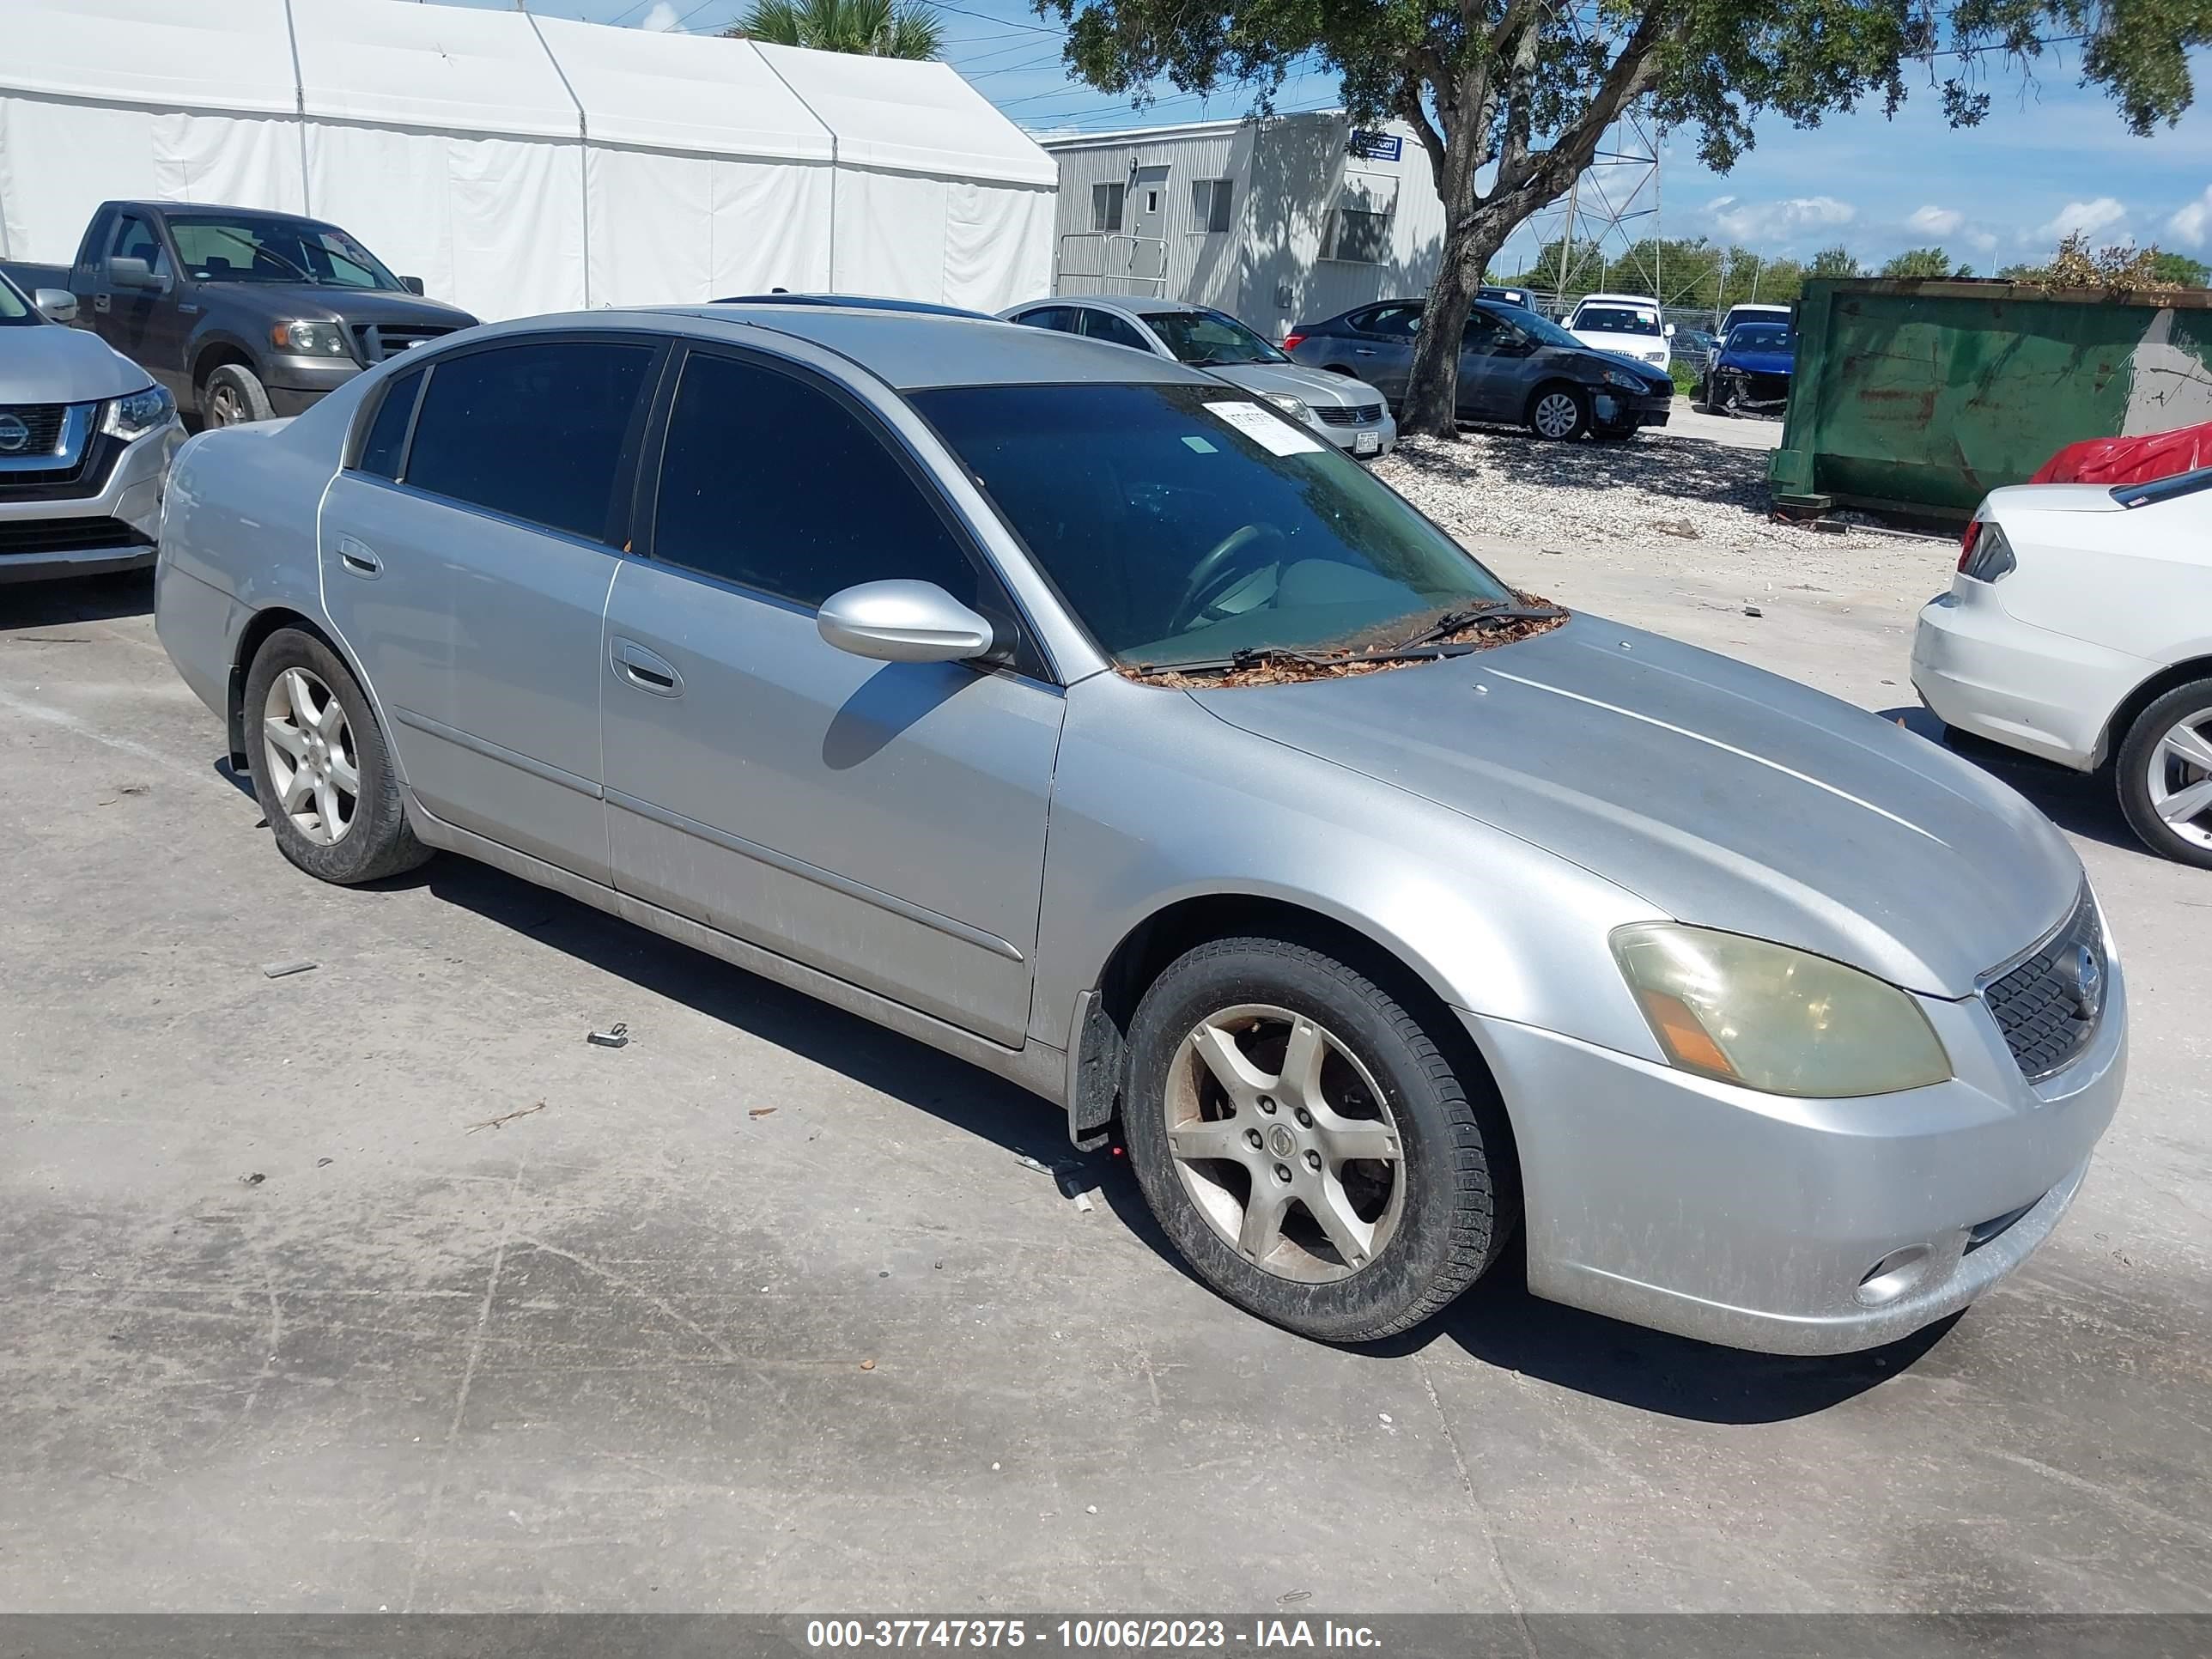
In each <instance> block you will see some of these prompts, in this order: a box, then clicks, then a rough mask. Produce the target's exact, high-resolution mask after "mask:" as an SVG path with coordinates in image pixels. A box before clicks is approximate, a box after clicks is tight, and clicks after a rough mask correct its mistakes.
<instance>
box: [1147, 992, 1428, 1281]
mask: <svg viewBox="0 0 2212 1659" xmlns="http://www.w3.org/2000/svg"><path fill="white" fill-rule="evenodd" d="M1164 1106H1165V1109H1166V1114H1167V1131H1168V1146H1169V1151H1170V1156H1171V1157H1172V1158H1174V1160H1175V1166H1176V1174H1177V1175H1178V1176H1180V1177H1181V1178H1182V1186H1183V1190H1184V1192H1185V1193H1187V1194H1188V1195H1189V1197H1190V1200H1191V1202H1192V1203H1193V1204H1194V1206H1196V1207H1197V1209H1198V1212H1199V1213H1200V1215H1201V1216H1203V1217H1204V1218H1205V1219H1206V1225H1208V1226H1209V1227H1211V1228H1212V1230H1213V1231H1214V1232H1215V1233H1216V1234H1217V1235H1218V1237H1220V1238H1221V1239H1222V1241H1223V1242H1224V1243H1226V1244H1227V1245H1228V1246H1229V1247H1230V1248H1231V1249H1233V1250H1235V1251H1236V1252H1237V1255H1240V1256H1242V1257H1243V1259H1244V1260H1245V1261H1249V1262H1251V1263H1252V1264H1253V1265H1254V1266H1255V1267H1259V1268H1261V1269H1262V1270H1263V1271H1265V1272H1267V1273H1272V1274H1273V1275H1275V1276H1276V1277H1277V1278H1279V1279H1293V1280H1297V1281H1298V1282H1301V1283H1304V1284H1324V1283H1328V1282H1329V1281H1331V1280H1335V1279H1348V1278H1350V1277H1351V1276H1352V1274H1354V1273H1358V1272H1359V1271H1360V1270H1361V1269H1362V1268H1364V1267H1367V1266H1368V1265H1369V1264H1370V1263H1371V1262H1373V1261H1375V1260H1376V1257H1377V1256H1379V1255H1381V1254H1382V1253H1383V1250H1384V1249H1386V1248H1387V1247H1388V1246H1389V1243H1390V1239H1391V1237H1392V1235H1393V1234H1395V1231H1397V1227H1398V1221H1399V1218H1400V1216H1401V1214H1402V1213H1403V1212H1404V1209H1405V1200H1406V1151H1405V1144H1404V1141H1403V1139H1402V1138H1401V1136H1400V1134H1399V1133H1398V1125H1397V1121H1396V1120H1395V1118H1394V1117H1393V1116H1392V1115H1391V1112H1390V1108H1389V1103H1388V1102H1387V1101H1385V1100H1384V1098H1383V1091H1382V1090H1381V1089H1379V1088H1377V1087H1376V1083H1375V1079H1374V1078H1373V1076H1372V1075H1371V1074H1370V1073H1369V1072H1368V1070H1367V1068H1366V1066H1364V1065H1363V1064H1361V1063H1360V1061H1359V1060H1358V1057H1357V1056H1356V1055H1354V1054H1352V1051H1351V1050H1350V1049H1349V1048H1346V1046H1345V1044H1344V1042H1342V1040H1341V1039H1340V1038H1339V1037H1337V1036H1335V1035H1334V1033H1333V1032H1331V1031H1329V1030H1327V1029H1325V1028H1324V1027H1322V1025H1321V1024H1318V1023H1316V1021H1314V1020H1312V1019H1310V1018H1307V1017H1306V1016H1305V1015H1304V1014H1298V1013H1294V1012H1291V1010H1289V1009H1287V1008H1278V1007H1275V1006H1271V1005H1268V1004H1264V1003H1252V1004H1245V1005H1243V1006H1237V1007H1234V1008H1226V1009H1224V1010H1222V1011H1221V1012H1218V1013H1216V1014H1212V1015H1210V1016H1209V1017H1207V1018H1206V1019H1204V1020H1202V1021H1200V1023H1199V1024H1197V1025H1196V1026H1194V1027H1193V1028H1192V1030H1191V1031H1190V1032H1189V1034H1188V1036H1185V1037H1184V1038H1183V1040H1182V1044H1181V1045H1180V1046H1179V1047H1178V1048H1176V1054H1175V1059H1174V1061H1173V1063H1172V1064H1171V1065H1170V1067H1169V1071H1168V1086H1167V1091H1166V1096H1165V1100H1164Z"/></svg>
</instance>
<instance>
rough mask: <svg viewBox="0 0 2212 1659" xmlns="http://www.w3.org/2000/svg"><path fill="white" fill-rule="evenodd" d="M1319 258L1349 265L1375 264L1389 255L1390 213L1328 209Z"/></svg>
mask: <svg viewBox="0 0 2212 1659" xmlns="http://www.w3.org/2000/svg"><path fill="white" fill-rule="evenodd" d="M1321 257H1322V258H1324V259H1342V260H1345V261H1347V262H1348V263H1350V264H1360V265H1379V264H1386V263H1387V262H1388V261H1389V258H1390V215H1389V212H1388V211H1387V210H1385V211H1383V212H1380V213H1377V212H1376V211H1374V210H1371V209H1368V208H1351V207H1340V208H1331V209H1330V210H1329V214H1328V234H1326V235H1324V236H1323V237H1322V246H1321Z"/></svg>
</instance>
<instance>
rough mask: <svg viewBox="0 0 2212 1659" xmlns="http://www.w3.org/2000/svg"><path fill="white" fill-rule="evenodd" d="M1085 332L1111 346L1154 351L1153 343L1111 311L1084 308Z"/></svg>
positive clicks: (1155, 354) (1156, 354)
mask: <svg viewBox="0 0 2212 1659" xmlns="http://www.w3.org/2000/svg"><path fill="white" fill-rule="evenodd" d="M1083 331H1084V332H1085V334H1087V335H1089V336H1090V337H1091V338H1092V339H1094V340H1103V341H1105V342H1106V343H1107V344H1109V345H1117V346H1134V347H1135V348H1136V349H1138V350H1139V351H1151V350H1152V342H1151V341H1149V340H1147V339H1146V337H1144V336H1143V335H1141V334H1139V333H1138V332H1137V331H1136V330H1135V329H1133V328H1132V327H1130V326H1129V325H1128V324H1127V323H1125V322H1123V321H1122V320H1121V319H1120V318H1119V317H1116V316H1115V314H1114V313H1112V312H1110V311H1097V310H1094V309H1092V308H1091V307H1089V306H1085V307H1084V308H1083ZM1153 355H1154V356H1158V353H1157V352H1155V353H1154V354H1153Z"/></svg>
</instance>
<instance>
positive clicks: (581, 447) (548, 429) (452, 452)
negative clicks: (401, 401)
mask: <svg viewBox="0 0 2212 1659" xmlns="http://www.w3.org/2000/svg"><path fill="white" fill-rule="evenodd" d="M652 365H653V347H651V346H649V345H643V344H633V343H627V342H620V341H612V340H610V341H604V342H602V341H598V340H558V341H554V340H549V341H545V342H543V343H536V344H530V345H514V346H503V347H501V348H498V349H495V350H491V351H474V352H471V353H469V354H468V355H466V356H459V357H452V358H448V359H447V360H446V361H444V362H440V363H438V364H436V365H435V366H434V368H433V370H432V373H431V374H430V384H429V389H428V391H427V392H424V393H423V394H422V413H421V414H420V415H419V416H416V422H415V444H414V450H413V453H412V458H411V459H410V464H409V465H408V468H407V482H408V483H410V484H412V485H414V486H415V487H416V488H417V489H427V490H428V491H430V492H431V493H432V494H434V495H447V496H450V497H452V498H453V500H454V501H466V502H468V503H470V504H471V506H475V507H489V508H490V509H491V510H492V511H493V512H495V513H508V514H511V515H512V516H513V517H515V518H518V519H526V520H529V521H530V522H531V523H532V524H542V525H545V526H549V527H550V528H551V529H555V530H565V531H567V532H569V533H570V534H571V535H575V536H588V537H590V538H592V539H594V540H597V539H599V538H602V537H604V536H605V534H606V533H607V523H608V520H609V517H610V515H611V508H612V507H613V504H614V492H615V483H616V475H617V471H618V470H619V468H620V465H621V461H622V447H623V437H624V435H625V434H627V433H628V431H629V423H630V417H631V416H632V414H633V413H634V412H635V410H636V408H637V403H638V398H639V396H640V394H641V393H642V392H643V391H644V389H645V384H646V372H647V369H649V368H651V367H652Z"/></svg>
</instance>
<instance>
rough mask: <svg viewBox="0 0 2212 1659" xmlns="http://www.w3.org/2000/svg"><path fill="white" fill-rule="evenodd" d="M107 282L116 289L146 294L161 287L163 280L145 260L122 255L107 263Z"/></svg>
mask: <svg viewBox="0 0 2212 1659" xmlns="http://www.w3.org/2000/svg"><path fill="white" fill-rule="evenodd" d="M107 280H108V282H109V283H110V284H111V285H112V286H113V287H116V288H119V289H131V290H136V291H137V292H141V293H143V292H144V291H146V290H147V289H156V288H159V287H161V279H160V278H159V277H157V276H155V275H154V272H153V270H152V268H151V267H150V266H149V265H148V264H147V263H146V262H145V261H144V260H143V259H135V258H131V256H130V255H129V254H127V253H126V254H121V255H118V257H117V258H112V259H110V260H109V261H108V262H107Z"/></svg>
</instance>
